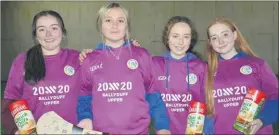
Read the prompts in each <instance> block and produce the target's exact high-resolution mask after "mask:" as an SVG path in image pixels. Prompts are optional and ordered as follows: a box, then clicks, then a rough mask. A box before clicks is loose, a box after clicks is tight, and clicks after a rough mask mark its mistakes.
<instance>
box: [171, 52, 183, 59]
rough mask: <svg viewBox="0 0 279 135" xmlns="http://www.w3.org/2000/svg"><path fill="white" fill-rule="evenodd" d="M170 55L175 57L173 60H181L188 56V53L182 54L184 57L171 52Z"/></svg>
mask: <svg viewBox="0 0 279 135" xmlns="http://www.w3.org/2000/svg"><path fill="white" fill-rule="evenodd" d="M170 55H171V57H173V58H175V59H177V60H179V59H182V58H183V57H185V56H186V53H184V54H182V55H176V54H174V53H172V52H170Z"/></svg>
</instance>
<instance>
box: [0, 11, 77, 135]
mask: <svg viewBox="0 0 279 135" xmlns="http://www.w3.org/2000/svg"><path fill="white" fill-rule="evenodd" d="M32 34H33V39H34V40H35V43H36V45H35V46H34V47H32V48H31V49H29V50H28V51H27V52H23V53H21V54H19V55H18V56H17V57H16V58H15V60H14V61H13V64H12V67H11V70H10V74H9V78H8V81H7V85H6V88H5V92H4V99H5V103H6V105H8V104H9V103H11V102H12V101H14V100H20V99H25V100H27V102H28V104H29V106H30V109H31V111H32V113H33V115H34V118H35V120H38V118H40V116H41V115H42V114H44V113H45V112H48V111H55V112H56V113H57V114H59V115H60V116H61V117H63V118H64V119H65V120H67V121H69V122H71V123H73V124H77V116H76V105H77V97H78V87H79V83H78V82H79V81H78V77H79V72H78V70H79V65H80V64H79V61H78V55H79V52H78V51H75V50H71V49H65V48H61V47H60V45H61V42H62V41H63V39H64V38H65V36H66V34H67V31H66V28H65V26H64V22H63V19H62V17H61V16H60V15H59V14H58V13H57V12H55V11H51V10H47V11H41V12H39V13H37V14H36V15H35V16H34V18H33V23H32ZM7 110H8V109H7ZM7 113H9V112H7ZM6 122H7V121H6ZM8 128H9V127H7V128H6V129H8ZM9 133H12V134H13V133H14V131H11V132H9Z"/></svg>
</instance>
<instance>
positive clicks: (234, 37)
mask: <svg viewBox="0 0 279 135" xmlns="http://www.w3.org/2000/svg"><path fill="white" fill-rule="evenodd" d="M237 36H238V35H237V32H236V30H235V31H234V32H233V39H234V40H236V39H237Z"/></svg>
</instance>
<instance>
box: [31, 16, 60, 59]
mask: <svg viewBox="0 0 279 135" xmlns="http://www.w3.org/2000/svg"><path fill="white" fill-rule="evenodd" d="M62 37H63V33H62V29H61V26H60V24H59V23H58V21H57V19H56V18H55V17H54V16H51V15H47V16H41V17H40V18H39V19H38V20H37V22H36V38H37V40H38V42H39V43H40V44H41V46H42V50H43V53H44V55H51V54H56V53H58V52H59V49H60V44H61V41H62Z"/></svg>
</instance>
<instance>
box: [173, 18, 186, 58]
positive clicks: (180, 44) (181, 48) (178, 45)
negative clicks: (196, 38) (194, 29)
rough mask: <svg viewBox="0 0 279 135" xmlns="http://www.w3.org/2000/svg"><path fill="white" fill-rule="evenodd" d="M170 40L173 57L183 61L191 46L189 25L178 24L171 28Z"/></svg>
mask: <svg viewBox="0 0 279 135" xmlns="http://www.w3.org/2000/svg"><path fill="white" fill-rule="evenodd" d="M168 38H169V39H168V41H169V48H170V53H171V55H172V57H174V58H176V59H181V58H183V57H184V56H185V55H186V51H187V50H188V49H189V47H190V44H191V28H190V27H189V25H188V24H187V23H184V22H178V23H176V24H174V25H173V27H172V28H171V30H170V33H169V37H168Z"/></svg>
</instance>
